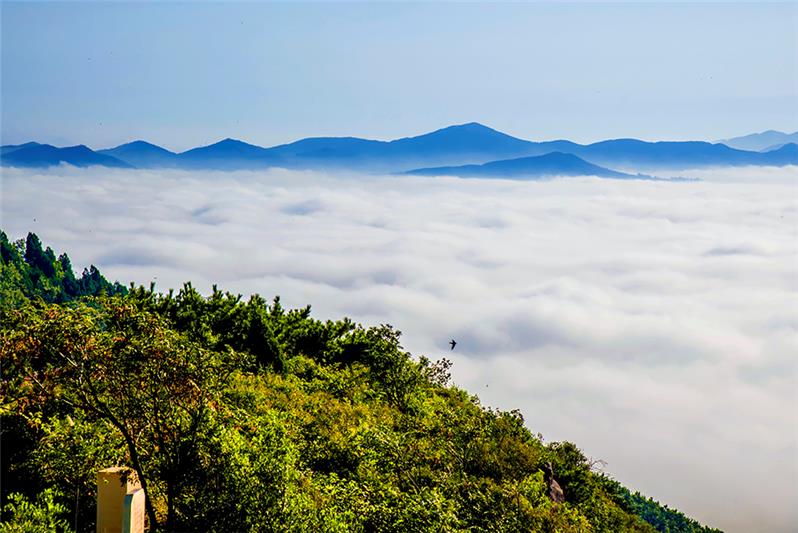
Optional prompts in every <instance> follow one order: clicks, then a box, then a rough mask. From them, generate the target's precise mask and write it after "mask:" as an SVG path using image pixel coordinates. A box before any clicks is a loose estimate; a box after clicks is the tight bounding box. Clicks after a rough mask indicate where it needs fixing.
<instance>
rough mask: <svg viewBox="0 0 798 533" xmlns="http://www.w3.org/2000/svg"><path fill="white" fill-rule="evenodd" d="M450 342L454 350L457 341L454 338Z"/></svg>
mask: <svg viewBox="0 0 798 533" xmlns="http://www.w3.org/2000/svg"><path fill="white" fill-rule="evenodd" d="M449 344H450V345H451V347H452V350H454V347H455V346H457V341H456V340H454V339H452V340H450V341H449Z"/></svg>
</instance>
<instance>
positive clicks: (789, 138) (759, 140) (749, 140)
mask: <svg viewBox="0 0 798 533" xmlns="http://www.w3.org/2000/svg"><path fill="white" fill-rule="evenodd" d="M718 142H719V143H723V144H725V145H726V146H731V147H732V148H737V149H738V150H750V151H754V152H762V151H768V149H773V147H780V146H783V145H785V144H788V143H798V131H796V132H793V133H784V132H783V131H776V130H768V131H763V132H762V133H752V134H751V135H743V136H742V137H733V138H731V139H723V140H720V141H718Z"/></svg>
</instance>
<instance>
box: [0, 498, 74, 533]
mask: <svg viewBox="0 0 798 533" xmlns="http://www.w3.org/2000/svg"><path fill="white" fill-rule="evenodd" d="M8 500H9V502H8V504H6V506H5V507H4V508H3V514H4V515H5V516H4V521H3V522H2V523H0V533H52V532H67V531H70V529H69V524H68V523H67V521H66V520H65V519H64V518H62V517H63V516H64V515H65V514H66V513H67V509H66V507H64V506H63V505H60V504H58V503H56V502H55V496H54V493H53V491H52V490H50V489H47V490H45V491H44V492H42V493H41V494H39V496H38V498H36V501H34V502H31V501H30V500H28V499H27V498H26V497H25V496H24V495H22V494H19V493H14V494H11V495H10V496H9V497H8Z"/></svg>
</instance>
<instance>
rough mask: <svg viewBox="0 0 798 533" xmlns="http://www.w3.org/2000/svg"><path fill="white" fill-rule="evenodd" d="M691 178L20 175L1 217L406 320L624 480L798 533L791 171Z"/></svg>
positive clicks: (160, 264) (16, 226)
mask: <svg viewBox="0 0 798 533" xmlns="http://www.w3.org/2000/svg"><path fill="white" fill-rule="evenodd" d="M685 175H691V176H698V177H701V178H702V179H703V180H704V181H702V182H697V183H660V182H645V181H632V182H626V181H609V180H597V179H589V178H586V179H581V178H580V179H560V180H551V181H544V182H510V181H487V180H458V179H450V178H437V179H429V178H396V177H391V178H385V177H375V178H362V177H359V178H347V177H332V176H324V175H319V174H314V173H298V172H284V171H280V172H270V173H263V172H258V173H256V172H240V173H216V172H203V173H188V172H182V171H118V170H107V169H90V170H78V169H71V168H60V169H56V170H53V171H20V170H11V169H4V170H3V174H2V188H1V189H0V191H1V192H2V204H0V205H2V219H0V226H2V228H3V229H4V230H5V231H6V232H7V233H8V234H9V237H11V238H19V237H23V236H24V235H25V234H26V232H27V231H35V232H36V233H38V234H39V236H40V237H41V238H42V240H43V242H44V243H46V244H48V245H50V246H52V247H53V248H55V249H56V251H57V252H61V251H67V252H68V253H69V254H70V256H71V258H72V262H73V264H74V265H76V266H78V265H80V267H82V266H87V265H88V264H90V263H94V264H96V265H97V266H99V267H100V268H101V270H102V271H103V272H104V273H105V274H106V276H107V277H109V278H111V279H117V280H120V281H122V282H126V281H129V280H134V281H136V282H139V283H144V284H147V283H149V282H150V280H156V282H157V285H158V287H159V288H161V289H167V288H169V287H179V286H180V284H181V283H182V282H183V281H185V280H192V281H193V282H194V284H195V286H198V287H200V288H201V289H203V290H207V289H209V287H210V285H211V284H212V283H218V285H219V286H220V288H223V289H227V290H231V291H233V292H241V293H244V294H249V293H252V292H259V293H261V294H263V295H264V296H265V297H267V298H268V297H271V296H273V295H275V294H279V295H281V297H282V298H283V300H284V302H286V303H287V304H288V305H293V306H300V305H304V304H306V303H310V304H312V305H313V308H314V314H315V316H317V317H320V318H335V317H340V316H343V315H348V316H351V317H353V318H355V319H357V320H360V321H363V322H365V323H369V324H377V323H381V322H388V323H391V324H394V325H395V326H397V327H398V328H399V329H401V330H402V331H403V332H404V337H403V339H404V345H405V347H406V348H408V349H409V350H411V351H412V352H414V353H416V354H427V355H429V356H431V357H432V358H438V357H441V356H447V357H450V356H451V357H452V359H453V360H454V362H455V367H454V374H455V379H456V381H457V383H458V384H459V385H461V386H463V387H465V388H467V389H468V390H470V391H472V392H474V393H477V394H479V396H480V397H481V398H482V399H483V401H484V403H486V404H488V405H494V406H499V407H502V408H506V409H510V408H516V407H517V408H520V409H522V410H523V412H524V414H525V417H526V420H527V424H528V426H529V427H530V429H532V431H534V432H541V433H543V435H544V436H545V437H546V438H547V439H549V440H563V439H567V440H571V441H574V442H576V443H577V444H578V445H579V446H580V447H581V448H582V449H583V450H584V451H585V452H586V454H588V455H589V456H592V457H594V458H600V459H603V460H605V461H607V463H608V466H607V471H608V472H610V473H611V474H613V475H614V476H616V477H617V478H618V479H619V480H620V481H622V482H624V483H626V484H627V485H628V486H629V487H631V488H633V489H638V490H640V491H642V492H644V493H645V494H647V495H650V496H652V497H654V498H656V499H658V500H660V501H661V502H663V503H667V504H668V505H669V506H672V507H676V508H678V509H680V510H682V511H684V512H686V513H687V514H689V515H691V516H694V517H696V518H697V519H699V520H702V521H704V522H706V523H709V524H711V525H714V526H716V527H722V528H724V529H726V530H728V531H794V530H795V529H796V528H798V511H796V509H798V505H796V503H797V502H798V446H797V445H796V442H797V441H798V434H797V432H798V414H797V413H796V410H797V409H798V397H797V396H796V390H797V388H798V387H797V385H798V375H797V374H796V354H798V298H797V296H798V238H797V237H798V235H797V233H798V195H797V194H796V192H798V190H797V189H796V185H797V184H798V168H795V167H792V168H785V169H755V168H747V169H738V170H714V171H695V172H690V173H685ZM450 338H455V339H457V341H458V345H457V350H456V351H455V352H453V353H452V352H449V351H448V346H447V342H448V341H449V339H450Z"/></svg>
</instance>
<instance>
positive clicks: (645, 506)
mask: <svg viewBox="0 0 798 533" xmlns="http://www.w3.org/2000/svg"><path fill="white" fill-rule="evenodd" d="M0 249H1V250H3V253H2V262H1V263H0V268H1V269H2V270H1V271H0V274H2V276H0V279H1V280H2V284H0V325H1V326H0V334H1V335H0V362H2V365H3V381H2V385H1V386H2V389H0V414H2V416H3V423H4V428H3V430H4V433H3V444H4V445H3V446H2V448H0V450H2V454H3V456H2V472H0V473H1V474H2V479H3V484H2V497H3V502H6V501H8V498H9V493H11V492H14V493H22V496H15V497H14V501H15V502H19V501H20V500H21V499H22V500H23V501H24V500H25V499H28V500H36V499H37V495H40V498H39V499H38V500H37V501H39V502H40V504H39V506H38V507H36V504H32V505H33V507H34V508H37V509H39V514H36V513H31V512H27V514H26V513H22V512H19V509H21V508H23V507H24V506H21V505H11V506H9V507H7V508H6V514H5V516H4V517H3V518H4V520H5V521H6V522H7V523H9V524H10V525H17V526H20V527H28V529H32V525H31V522H32V521H33V520H34V518H32V517H36V516H49V517H50V518H52V519H53V520H61V521H62V523H66V522H68V523H69V524H70V526H71V527H74V524H77V529H78V530H80V531H93V528H94V524H93V520H94V516H95V509H94V496H95V495H94V483H95V479H96V477H95V476H96V472H97V470H98V469H100V468H103V467H107V466H110V465H117V464H124V465H130V466H132V467H133V468H134V469H135V470H136V471H137V473H138V475H139V477H140V479H141V481H142V484H143V486H144V489H145V491H146V493H147V496H148V500H147V501H148V506H147V515H148V519H149V521H150V525H151V528H152V530H159V531H364V532H366V531H368V532H371V531H385V532H388V531H397V532H400V531H401V532H404V531H452V532H454V531H463V532H464V531H508V532H516V531H546V532H555V531H563V532H566V531H572V532H587V531H606V532H620V531H639V532H653V531H663V532H664V531H668V532H671V533H674V532H712V531H715V530H712V529H709V528H706V527H704V526H702V525H700V524H699V523H697V522H695V521H694V520H691V519H689V518H687V517H685V516H684V515H683V514H681V513H679V512H678V511H675V510H672V509H668V508H667V507H663V506H660V505H659V504H658V503H656V502H654V501H653V500H650V499H647V498H645V497H643V496H641V495H640V494H637V493H634V494H632V493H631V492H630V491H629V490H627V489H626V488H624V487H623V486H621V485H620V484H619V483H617V482H616V481H614V480H612V479H611V478H609V477H607V476H606V475H604V474H602V473H599V472H596V471H594V470H593V469H592V467H591V461H589V460H588V459H587V458H586V457H585V456H584V454H583V453H582V452H581V451H580V450H579V449H578V448H577V447H576V446H575V445H574V444H571V443H568V442H552V443H545V442H544V441H543V439H542V437H540V436H536V435H534V434H533V433H532V432H531V431H530V430H529V429H528V428H527V425H526V423H525V421H524V419H523V417H522V415H521V413H519V412H517V411H510V412H506V411H500V410H497V409H491V408H487V407H484V406H482V405H481V404H480V402H479V399H478V398H477V397H476V396H472V395H470V394H468V393H467V392H466V391H464V390H462V389H459V388H457V387H455V386H452V385H451V384H450V383H449V372H448V371H449V368H450V363H449V362H448V361H446V360H440V361H437V362H432V361H430V360H428V359H426V358H424V357H420V358H414V357H412V356H411V355H410V354H408V353H407V352H405V351H404V350H403V349H402V347H401V345H400V344H399V336H400V334H399V332H398V331H396V330H395V329H393V328H392V327H390V326H387V325H381V326H377V327H363V326H360V325H358V324H355V323H353V322H352V321H350V320H348V319H343V320H337V321H326V322H322V321H319V320H316V319H314V318H312V317H311V316H310V308H309V307H307V308H303V309H294V310H287V309H284V308H283V307H282V306H281V304H280V300H279V298H275V299H274V300H273V301H272V302H270V303H267V302H266V301H265V300H263V299H262V298H260V297H259V296H253V297H251V298H250V299H249V300H247V301H243V300H241V298H240V297H239V296H236V295H231V294H228V293H222V292H221V291H218V290H216V289H214V291H213V293H212V294H211V295H209V296H207V297H205V296H202V295H200V294H199V293H198V292H197V291H196V290H195V289H193V288H192V287H191V285H190V284H187V285H185V286H184V287H183V289H182V290H181V291H180V292H179V293H177V294H174V293H172V292H171V291H170V292H169V293H168V294H158V293H155V292H154V291H153V289H152V288H149V289H145V288H143V287H138V288H131V290H130V291H129V292H127V293H126V294H123V293H121V292H120V291H114V290H111V287H113V286H110V285H107V282H106V285H104V286H103V287H101V288H99V289H97V290H92V291H88V292H85V293H84V294H98V295H99V296H93V297H86V296H82V295H81V294H74V295H71V296H70V297H69V298H65V299H63V302H62V303H47V302H48V301H49V302H55V301H57V300H58V299H57V298H56V297H54V294H60V293H59V292H58V291H55V293H53V292H52V290H51V289H53V288H54V287H58V286H63V280H64V279H67V278H69V276H70V275H71V276H72V278H74V274H72V273H71V268H70V269H67V268H66V265H67V262H65V261H57V260H55V258H54V253H53V252H52V251H51V250H50V249H49V248H48V249H47V251H45V252H41V243H40V242H39V240H38V238H37V237H36V236H35V235H29V237H28V238H27V239H26V241H18V242H17V243H11V242H9V240H8V239H7V237H6V236H5V234H3V233H2V232H0ZM62 257H64V256H62ZM47 261H50V265H49V266H47V265H46V264H45V263H46V262H47ZM67 270H69V272H70V274H67V273H66V272H67ZM34 274H36V275H35V276H34ZM98 275H99V272H98ZM37 276H38V277H37ZM34 277H37V279H38V280H39V281H41V282H42V283H40V284H30V283H26V282H25V280H30V279H32V278H34ZM42 277H44V278H45V279H44V280H42ZM103 279H104V278H103ZM109 292H115V293H117V295H115V296H108V295H107V293H109ZM104 293H106V294H104ZM42 298H43V299H42ZM555 487H559V489H555ZM47 498H54V500H55V502H56V504H57V505H49V507H48V506H47V505H46V501H47ZM563 499H564V501H561V500H563ZM27 509H29V508H27ZM63 529H68V527H66V526H64V528H63Z"/></svg>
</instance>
